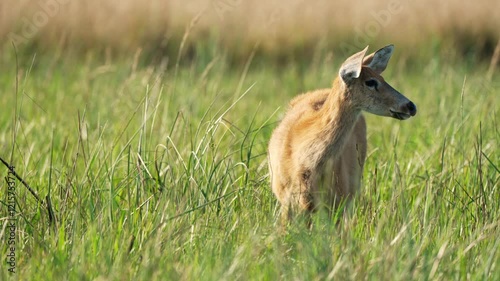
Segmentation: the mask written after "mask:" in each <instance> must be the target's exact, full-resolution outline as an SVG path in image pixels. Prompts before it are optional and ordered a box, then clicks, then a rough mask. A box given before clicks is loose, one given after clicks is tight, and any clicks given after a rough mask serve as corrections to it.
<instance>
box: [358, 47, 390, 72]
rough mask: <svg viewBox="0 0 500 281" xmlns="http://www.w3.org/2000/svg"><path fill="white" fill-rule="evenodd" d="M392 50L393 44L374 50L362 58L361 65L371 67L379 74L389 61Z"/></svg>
mask: <svg viewBox="0 0 500 281" xmlns="http://www.w3.org/2000/svg"><path fill="white" fill-rule="evenodd" d="M393 51H394V45H392V44H391V45H387V46H385V47H383V48H381V49H380V50H378V51H376V52H375V53H373V54H370V55H368V56H367V57H365V59H364V60H363V65H365V66H366V67H369V68H371V69H372V70H373V71H375V72H377V73H378V74H381V73H382V72H383V71H384V70H385V68H386V67H387V64H388V63H389V59H390V58H391V56H392V52H393Z"/></svg>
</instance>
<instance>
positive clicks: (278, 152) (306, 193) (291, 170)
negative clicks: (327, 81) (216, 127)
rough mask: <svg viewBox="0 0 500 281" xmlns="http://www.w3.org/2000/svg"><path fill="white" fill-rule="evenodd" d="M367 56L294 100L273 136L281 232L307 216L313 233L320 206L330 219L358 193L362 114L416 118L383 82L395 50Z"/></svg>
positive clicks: (413, 108) (364, 140)
mask: <svg viewBox="0 0 500 281" xmlns="http://www.w3.org/2000/svg"><path fill="white" fill-rule="evenodd" d="M367 50H368V46H367V47H366V48H364V49H363V50H362V51H360V52H358V53H355V54H353V55H352V56H350V57H349V58H347V59H346V60H345V62H344V63H343V64H342V65H341V67H340V69H339V72H338V76H337V77H335V79H334V81H333V85H332V87H331V88H329V89H321V90H315V91H310V92H306V93H304V94H301V95H298V96H296V97H295V98H293V99H292V101H291V102H290V103H289V107H288V110H287V112H286V113H285V115H284V117H283V118H282V120H281V121H280V123H279V124H278V126H277V127H276V128H275V130H274V131H273V133H272V135H271V139H270V141H269V146H268V160H269V173H270V181H271V188H272V191H273V193H274V195H275V196H276V198H277V199H278V201H279V203H280V205H281V209H280V216H281V224H282V226H283V225H286V224H287V223H288V222H290V221H291V220H292V218H293V217H295V216H296V215H297V214H305V215H306V218H308V219H307V220H306V224H307V225H308V226H309V227H311V214H312V213H314V212H316V211H317V210H318V209H319V207H320V206H324V207H326V209H327V211H328V214H329V215H330V216H331V215H332V213H333V212H334V211H336V210H337V209H338V208H339V207H340V206H341V204H344V206H345V204H348V203H349V201H351V200H352V197H353V195H355V193H356V192H357V191H358V190H359V189H360V185H361V178H362V172H363V167H364V164H365V160H366V153H367V138H366V121H365V118H364V116H363V115H362V112H363V111H366V112H369V113H372V114H375V115H379V116H385V117H392V118H395V119H399V120H406V119H408V118H410V117H411V116H415V115H416V113H417V107H416V105H415V104H414V103H413V102H412V101H410V100H409V99H408V98H406V97H405V96H404V95H403V94H401V93H400V92H398V91H397V90H395V89H394V88H393V87H392V86H391V85H389V84H388V83H387V82H386V81H385V80H384V78H383V77H382V76H381V74H382V72H383V71H384V70H385V69H386V67H387V64H388V62H389V59H390V57H391V56H392V53H393V51H394V45H392V44H391V45H388V46H385V47H383V48H381V49H379V50H378V51H376V52H374V53H372V54H370V55H368V56H366V57H365V54H366V52H367Z"/></svg>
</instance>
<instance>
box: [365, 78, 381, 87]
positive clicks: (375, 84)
mask: <svg viewBox="0 0 500 281" xmlns="http://www.w3.org/2000/svg"><path fill="white" fill-rule="evenodd" d="M365 85H366V86H367V87H369V88H375V89H377V87H378V82H377V80H374V79H370V80H366V81H365Z"/></svg>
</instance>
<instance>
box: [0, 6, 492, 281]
mask: <svg viewBox="0 0 500 281" xmlns="http://www.w3.org/2000/svg"><path fill="white" fill-rule="evenodd" d="M111 2H112V1H110V3H111ZM19 3H24V4H25V2H23V1H19ZM126 3H129V2H126ZM130 3H133V2H130ZM151 3H157V2H156V1H152V2H151ZM171 3H174V4H175V3H177V2H175V1H172V2H171ZM492 3H495V1H493V2H492ZM496 3H498V2H496ZM0 5H7V4H5V3H3V2H2V4H0ZM12 5H17V4H12ZM19 5H20V4H19ZM68 5H70V6H69V8H71V7H72V6H71V5H76V4H74V2H72V3H70V4H68ZM178 5H180V4H178ZM192 5H193V6H196V5H195V4H192ZM492 5H495V4H492ZM124 7H128V6H126V5H125V6H124ZM133 7H135V6H133V5H132V8H131V7H129V9H130V10H133ZM174 7H175V5H174ZM189 7H191V6H189ZM3 8H5V6H3ZM156 8H158V7H156ZM465 8H467V7H465ZM19 9H20V8H19ZM89 9H90V8H89ZM35 10H36V9H35ZM125 10H126V11H129V10H127V9H125ZM167 10H168V9H167ZM186 10H187V11H188V12H186V15H187V16H186V18H188V19H189V20H187V21H185V22H184V24H181V22H183V21H181V20H179V22H178V25H179V26H182V28H180V27H179V28H177V27H175V24H172V23H170V26H174V27H175V28H174V29H173V30H180V31H178V32H179V35H178V36H177V37H176V36H173V35H172V37H168V38H170V39H169V40H170V41H168V40H167V41H168V42H169V43H165V44H166V45H161V44H162V43H161V42H159V41H155V40H154V39H152V38H151V37H146V39H148V40H152V41H151V42H159V43H158V44H159V45H160V46H163V47H164V48H163V47H162V48H160V49H159V50H157V49H155V47H154V46H155V45H154V44H152V43H151V44H148V45H147V46H144V47H141V46H138V45H137V44H138V43H136V42H137V40H139V39H140V40H146V39H145V38H142V37H141V38H139V39H138V38H137V37H134V36H135V35H137V34H140V32H139V31H140V30H141V28H138V29H137V30H139V31H137V32H134V33H133V34H132V35H130V36H131V37H130V36H129V37H125V38H120V37H119V36H117V37H116V38H117V39H116V40H117V41H116V42H115V41H114V39H115V38H111V37H109V38H111V39H113V40H111V39H110V40H111V41H104V42H102V41H99V40H100V38H101V39H102V38H108V36H105V35H106V34H108V33H106V32H109V34H111V33H113V34H123V33H122V32H121V31H120V30H118V31H117V30H113V29H111V30H106V32H104V31H103V33H99V32H94V33H90V32H89V34H90V35H85V36H90V37H85V36H83V35H81V34H80V33H78V32H77V33H74V30H73V31H72V32H70V33H68V34H69V35H68V34H67V36H66V37H64V36H63V37H61V38H63V39H60V40H57V34H59V33H58V30H59V29H58V28H60V26H61V25H60V24H57V23H58V22H59V21H64V20H65V19H64V18H63V15H62V14H58V15H56V16H54V17H53V20H51V21H50V22H49V24H47V25H44V27H43V28H41V29H40V31H39V33H37V34H38V35H37V36H35V37H30V38H29V40H28V41H29V42H28V43H23V42H21V44H19V45H15V44H14V45H13V44H12V43H11V42H7V43H5V44H4V45H3V46H2V47H1V48H0V69H1V70H2V71H1V75H0V92H1V93H2V94H1V95H0V102H1V103H0V104H1V105H2V110H1V113H0V147H1V149H0V157H1V158H2V159H4V160H6V161H7V162H9V163H10V164H11V165H13V166H15V171H16V173H17V174H19V176H20V177H22V178H23V180H25V181H26V183H28V184H29V185H30V187H31V188H33V190H34V191H35V192H36V193H37V194H38V196H39V198H40V200H37V199H36V198H35V197H34V196H33V195H32V194H31V193H30V192H29V191H28V189H27V188H26V187H25V186H24V185H23V183H21V182H20V181H19V180H17V179H16V180H14V181H13V182H14V183H13V184H11V183H9V181H8V180H7V179H6V181H5V182H4V183H2V184H1V185H0V202H1V211H0V216H1V217H0V219H1V221H2V228H1V229H0V237H2V238H1V239H0V241H1V242H0V243H1V249H2V251H1V253H2V263H0V279H1V280H10V279H17V280H363V279H366V280H499V279H500V239H498V237H500V190H499V186H500V153H499V150H498V145H499V140H500V130H499V128H500V126H499V122H500V120H499V119H500V118H499V117H500V115H499V112H500V107H499V104H500V99H499V92H498V89H499V88H500V73H499V72H498V71H495V69H494V68H492V67H491V66H490V65H497V64H498V62H495V61H494V59H493V58H492V56H493V50H494V47H495V44H496V42H497V41H496V40H498V38H497V37H494V36H493V37H492V36H491V35H490V34H491V33H490V29H489V28H486V29H485V30H484V32H479V31H477V30H473V32H472V31H468V30H466V31H463V32H464V33H461V34H469V33H467V32H472V33H470V34H472V35H471V36H472V37H469V36H466V38H468V39H467V40H465V39H463V37H460V38H458V37H456V36H452V35H449V36H450V38H453V40H451V39H449V38H448V37H445V36H443V37H440V36H439V34H440V33H439V32H438V31H437V30H438V29H432V28H430V27H434V26H438V27H442V26H443V25H444V24H441V23H434V24H433V25H432V24H429V26H430V27H429V30H431V29H432V30H431V31H429V33H428V35H429V36H428V37H426V38H427V39H425V38H421V37H422V36H420V37H419V39H418V42H417V43H415V42H414V41H412V40H413V39H414V38H411V39H408V40H405V39H406V37H405V36H403V35H402V34H401V33H398V35H397V36H395V38H394V40H395V43H396V50H395V54H394V56H393V58H392V59H391V62H390V63H389V66H388V69H387V70H386V71H385V73H384V77H385V78H386V80H387V81H388V82H389V83H390V84H391V85H392V86H394V87H395V88H396V89H398V90H399V91H400V92H402V93H403V94H404V95H405V96H407V97H408V98H410V99H411V100H412V101H413V102H415V104H416V105H417V107H418V113H417V115H416V116H415V117H413V118H411V119H409V120H406V121H398V120H395V119H390V118H383V117H379V116H374V115H370V114H365V117H366V119H367V122H368V157H367V163H366V165H365V170H364V176H363V180H362V189H361V191H360V192H359V194H358V195H357V196H356V197H355V198H354V201H353V202H352V204H351V205H350V206H349V207H348V210H346V212H347V213H348V216H347V218H346V219H343V218H341V216H340V215H339V216H336V217H334V218H328V217H327V216H326V215H325V214H324V213H322V212H319V213H317V214H315V216H314V218H313V220H314V222H313V224H314V227H313V228H312V230H308V229H306V228H305V227H304V224H302V223H300V222H297V223H294V224H292V225H291V226H290V227H289V229H288V231H287V233H285V234H283V233H280V232H279V231H277V218H278V217H279V215H278V210H279V205H278V203H277V201H276V199H275V198H274V196H273V194H272V192H271V189H270V184H269V173H268V167H267V158H266V155H267V151H266V149H267V143H268V141H269V138H270V135H271V132H272V130H273V129H274V127H275V126H276V124H277V122H279V120H280V118H281V117H282V116H283V113H284V111H285V110H286V107H287V103H288V101H289V100H290V99H291V98H292V97H293V96H295V95H297V94H299V93H301V92H304V91H308V90H313V89H318V88H326V87H330V86H331V82H332V80H333V79H334V77H335V76H336V75H337V71H338V68H339V66H340V64H341V63H342V61H343V60H344V59H345V58H346V56H348V55H349V53H347V52H348V51H352V52H356V51H358V50H357V49H356V48H357V46H356V45H357V44H356V43H355V42H353V41H349V40H350V39H349V37H345V35H344V34H340V35H337V37H334V39H335V40H337V41H335V40H332V42H323V41H318V43H317V44H313V43H307V42H310V41H311V40H312V39H313V38H314V37H311V38H310V39H307V38H305V39H304V38H298V37H300V36H298V37H293V40H297V41H301V40H303V42H306V43H307V44H306V43H304V44H303V45H301V44H297V41H293V40H292V39H291V40H292V42H286V45H285V46H286V48H288V47H289V49H286V48H285V49H286V50H289V51H288V52H285V55H280V54H279V52H278V51H276V50H277V49H275V48H274V47H273V46H274V45H273V44H271V45H269V46H267V45H266V44H264V43H262V44H261V43H259V42H268V41H265V40H264V41H261V39H258V40H256V41H251V42H245V43H244V44H243V43H242V45H241V46H240V45H237V43H234V44H236V45H237V46H238V47H234V46H236V45H233V43H228V42H239V41H238V40H237V39H234V38H232V37H231V38H229V39H224V38H227V37H223V36H222V37H219V35H216V36H215V37H213V36H214V35H210V36H208V37H204V36H205V35H203V32H202V31H198V32H196V26H198V24H199V25H200V26H201V27H203V26H204V24H206V26H210V24H209V23H210V22H209V23H204V21H203V20H200V21H199V22H193V21H192V19H193V17H196V15H194V16H192V15H191V14H190V13H189V12H190V11H191V10H189V9H186ZM436 10H438V11H439V9H436ZM159 11H162V10H161V9H159ZM234 11H237V9H236V8H235V9H234ZM234 11H233V12H234ZM481 11H484V10H481ZM492 11H497V10H495V9H492ZM234 13H235V14H231V12H228V13H227V14H225V15H227V17H228V18H229V19H228V20H231V18H232V17H234V18H235V19H237V17H238V13H237V12H234ZM125 14H126V13H125ZM138 14H141V13H138ZM194 14H196V13H194ZM285 14H286V13H285ZM471 14H473V15H477V14H479V15H481V14H480V13H471ZM64 15H66V16H69V17H71V16H73V17H76V16H75V14H71V13H70V14H64ZM400 16H402V14H401V15H400ZM469 16H470V14H469ZM82 18H84V17H83V16H82ZM103 18H104V16H100V17H97V16H96V17H95V18H92V19H100V20H102V19H103ZM449 18H453V17H449ZM449 18H447V19H449ZM483 18H484V17H483ZM154 19H156V18H154V17H153V18H151V20H154ZM2 20H3V21H4V22H3V24H2V27H4V29H1V28H0V31H2V30H4V31H5V30H7V31H5V32H3V33H1V34H2V35H3V36H7V35H8V34H9V30H15V28H14V27H12V26H10V27H8V26H9V24H10V25H12V23H9V21H8V19H7V18H5V17H4V18H3V19H2ZM79 20H80V18H78V17H76V18H75V20H74V21H72V24H74V25H77V26H79V28H80V29H78V30H81V31H85V28H83V27H82V24H81V23H79ZM233 20H234V19H233ZM490 20H492V21H493V22H494V23H495V21H496V20H497V18H493V19H485V21H487V22H483V23H481V24H482V25H481V26H483V25H484V26H491V24H490V23H489V22H488V21H490ZM215 21H218V19H217V18H216V20H215ZM471 21H472V20H471ZM11 22H15V19H13V20H12V21H11ZM131 22H132V23H137V22H136V21H131ZM398 22H399V21H397V20H395V19H394V22H392V23H391V25H389V26H387V27H385V28H388V30H395V29H397V24H398ZM190 24H191V25H190ZM221 24H222V25H224V24H229V23H225V22H224V21H223V23H221ZM335 24H337V26H341V27H342V26H343V25H341V23H335ZM392 25H395V26H392ZM117 26H119V25H118V24H117ZM135 26H138V25H137V24H136V25H135ZM391 26H392V27H391ZM450 26H454V25H452V24H450ZM9 28H10V29H9ZM21 28H22V25H21ZM391 28H392V29H391ZM221 29H223V28H222V27H221ZM304 29H307V28H306V27H305V28H304ZM446 30H447V29H446ZM98 31H99V30H98ZM148 32H150V33H151V34H156V33H155V32H157V30H153V31H151V30H149V29H146V30H145V31H144V33H143V34H149V33H148ZM161 32H163V31H161ZM278 32H279V33H280V34H282V33H281V32H285V33H286V32H287V31H286V30H285V31H280V30H278ZM443 32H444V31H443ZM382 33H384V32H382V31H381V34H382ZM18 34H22V32H21V33H18ZM75 34H77V35H75ZM78 34H80V35H78ZM82 34H83V33H82ZM85 34H86V33H85ZM95 34H100V36H95ZM230 34H239V33H238V32H230ZM304 34H308V33H307V32H304ZM384 34H385V35H384V36H383V37H382V38H371V37H369V36H368V38H365V39H366V41H367V43H369V44H370V52H372V51H375V50H376V49H377V48H379V47H382V46H383V45H384V44H387V43H391V42H392V41H387V40H391V39H392V37H391V36H390V35H388V34H389V32H387V33H384ZM446 34H449V33H446ZM313 35H314V36H320V35H318V34H313ZM313 35H311V36H313ZM476 35H477V38H483V39H482V41H481V40H477V42H474V40H472V41H471V40H470V38H476V37H474V36H476ZM72 36H76V37H72ZM197 36H200V37H197ZM343 36H344V37H343ZM7 37H8V36H7ZM408 37H412V36H408ZM64 38H66V39H64ZM67 38H71V40H70V39H67ZM82 38H83V39H82ZM214 38H215V39H214ZM273 38H277V39H276V40H277V41H276V42H282V41H280V39H279V36H278V37H273ZM342 38H343V39H345V41H341V39H342ZM457 38H458V39H457ZM195 39H196V40H195ZM455 39H456V40H455ZM65 40H67V41H65ZM79 40H81V41H79ZM93 40H96V41H93ZM123 40H125V41H123ZM140 40H139V41H140ZM225 40H227V41H225ZM351 40H352V38H351ZM464 40H465V41H464ZM354 41H355V39H354ZM75 42H86V43H88V45H85V44H83V45H79V44H78V43H75ZM113 42H115V43H113ZM127 42H128V43H127ZM148 42H149V41H148ZM301 42H302V41H301ZM335 42H336V43H335ZM340 42H349V47H348V48H342V47H341V43H340ZM491 42H493V43H491ZM358 43H359V42H358ZM398 43H400V44H398ZM458 43H460V44H458ZM107 44H109V46H108V47H106V46H107ZM114 44H116V45H114ZM412 44H416V45H412ZM139 45H140V44H139ZM103 46H104V47H103ZM121 46H123V48H121ZM165 46H166V47H165ZM297 46H299V47H297ZM331 46H336V47H331ZM346 46H347V45H346ZM411 46H413V47H411ZM491 46H493V47H491ZM363 47H364V46H363ZM451 47H453V48H451ZM360 49H361V48H360ZM491 61H493V63H492V64H490V62H491ZM1 167H2V168H0V171H2V175H3V176H4V177H9V176H10V175H9V173H8V172H9V170H8V168H7V167H5V166H3V165H2V166H1ZM11 182H12V181H11ZM10 186H14V187H15V214H14V215H13V216H11V213H10V209H9V205H10V204H11V201H10V197H9V194H8V192H7V189H8V187H10ZM48 202H50V207H48V206H47V205H48ZM11 222H15V228H16V231H15V232H14V233H15V234H14V235H15V255H16V264H15V271H16V273H14V274H12V273H11V272H9V269H10V268H12V266H11V265H10V264H9V263H8V260H9V258H8V256H7V255H8V254H9V253H10V252H11V250H10V247H12V245H11V244H9V242H10V241H11V240H9V237H10V224H9V223H11Z"/></svg>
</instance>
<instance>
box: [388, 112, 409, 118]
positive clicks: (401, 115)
mask: <svg viewBox="0 0 500 281" xmlns="http://www.w3.org/2000/svg"><path fill="white" fill-rule="evenodd" d="M389 111H390V112H391V116H392V117H393V118H396V119H399V120H406V119H408V118H410V117H411V115H410V114H408V113H404V112H397V111H393V110H389Z"/></svg>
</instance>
